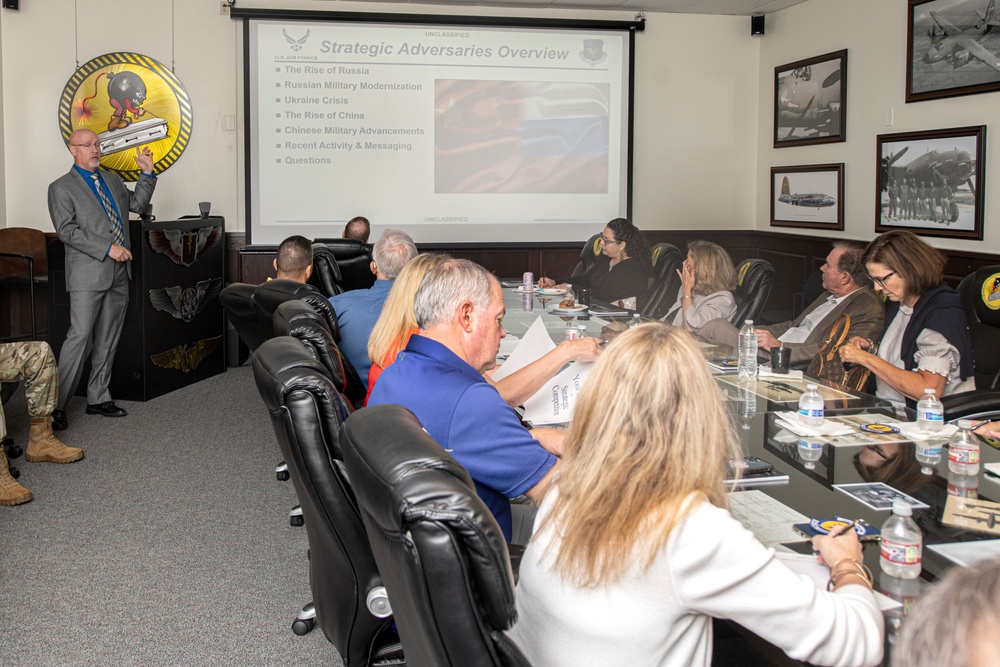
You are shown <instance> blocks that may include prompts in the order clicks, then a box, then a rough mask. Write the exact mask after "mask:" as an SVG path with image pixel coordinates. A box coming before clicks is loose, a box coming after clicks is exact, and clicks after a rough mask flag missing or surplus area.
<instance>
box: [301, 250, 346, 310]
mask: <svg viewBox="0 0 1000 667" xmlns="http://www.w3.org/2000/svg"><path fill="white" fill-rule="evenodd" d="M312 248H313V270H312V275H311V276H309V284H310V285H312V286H314V287H315V288H316V289H318V290H319V291H320V292H322V293H323V296H325V297H327V298H329V297H331V296H335V295H337V294H341V293H343V291H344V288H343V287H342V285H343V283H344V278H343V276H342V275H341V273H340V266H339V265H338V264H337V258H336V256H335V255H334V254H333V251H332V250H330V248H329V246H327V245H326V244H325V243H313V246H312Z"/></svg>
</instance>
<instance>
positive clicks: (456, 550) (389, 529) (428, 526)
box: [341, 405, 528, 667]
mask: <svg viewBox="0 0 1000 667" xmlns="http://www.w3.org/2000/svg"><path fill="white" fill-rule="evenodd" d="M341 444H342V448H343V451H344V463H345V464H346V466H347V471H348V473H349V474H350V476H351V480H352V482H353V485H354V489H355V492H356V493H357V499H358V504H359V506H360V508H361V519H362V521H363V522H364V524H365V528H367V530H368V539H369V541H370V542H371V545H372V551H373V552H374V553H375V560H376V562H377V563H378V566H379V571H380V572H381V573H382V578H383V580H384V581H385V586H386V589H387V590H388V591H389V598H390V599H391V600H392V606H393V614H394V616H395V619H396V625H397V628H398V629H399V636H400V638H401V639H402V641H403V651H404V652H405V654H406V664H407V665H408V666H409V667H421V666H427V667H467V666H469V665H476V666H477V667H483V666H486V665H527V664H528V663H527V660H526V659H525V658H524V656H523V655H522V654H521V652H520V651H519V650H518V649H517V647H516V646H515V645H514V643H513V642H512V641H511V640H510V639H509V638H508V637H507V636H506V635H505V634H504V631H505V630H507V629H509V628H510V627H511V625H512V624H513V622H514V620H515V609H514V577H513V574H512V573H511V568H510V563H509V561H508V554H507V545H506V544H505V543H504V538H503V533H501V532H500V527H499V526H498V525H497V523H496V520H495V519H494V518H493V515H492V514H490V511H489V509H487V507H486V505H484V504H483V502H482V501H481V500H480V499H479V496H477V495H476V491H475V488H474V487H473V485H472V480H471V479H470V478H469V474H468V473H467V472H466V471H465V469H464V468H463V467H462V466H461V465H459V464H458V462H457V461H455V459H453V458H452V457H451V455H449V454H448V453H447V452H446V451H445V450H444V449H442V448H441V446H440V445H439V444H438V443H437V442H435V441H434V439H433V438H431V437H430V436H429V435H428V434H427V432H426V431H424V430H423V429H422V428H421V426H420V422H419V421H417V419H416V417H414V416H413V414H412V413H410V412H409V411H408V410H406V409H404V408H402V407H400V406H398V405H379V406H376V407H370V408H365V409H364V410H360V411H358V412H356V413H354V414H353V415H352V416H351V418H350V419H349V420H347V423H346V424H345V427H344V431H343V433H342V435H341Z"/></svg>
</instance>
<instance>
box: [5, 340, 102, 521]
mask: <svg viewBox="0 0 1000 667" xmlns="http://www.w3.org/2000/svg"><path fill="white" fill-rule="evenodd" d="M19 380H21V381H23V382H24V394H25V397H26V398H27V401H28V417H30V418H31V429H30V433H29V436H28V447H27V451H26V452H25V457H26V458H27V459H28V460H29V461H51V462H52V463H72V462H73V461H79V460H80V459H82V458H83V450H82V449H77V448H76V447H67V446H66V445H64V444H63V443H62V442H60V441H59V439H58V438H56V436H55V435H53V433H52V411H53V410H55V407H56V400H57V399H58V398H59V369H58V367H57V366H56V358H55V356H53V354H52V348H50V347H49V344H48V343H43V342H37V341H29V342H19V343H0V382H17V381H19ZM6 435H7V424H6V421H5V420H4V416H3V406H0V439H3V438H4V437H6ZM29 500H31V491H28V490H27V489H26V488H24V487H23V486H21V485H20V484H18V483H17V482H16V481H14V478H13V477H11V475H10V471H9V469H8V466H7V456H6V454H5V453H4V451H3V447H0V505H20V504H22V503H26V502H28V501H29Z"/></svg>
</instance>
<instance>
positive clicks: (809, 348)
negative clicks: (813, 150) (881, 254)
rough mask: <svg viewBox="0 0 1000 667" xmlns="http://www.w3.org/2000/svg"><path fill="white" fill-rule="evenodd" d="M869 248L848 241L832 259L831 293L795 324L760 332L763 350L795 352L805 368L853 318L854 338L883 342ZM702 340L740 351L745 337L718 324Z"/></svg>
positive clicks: (827, 283)
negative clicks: (842, 320) (845, 318)
mask: <svg viewBox="0 0 1000 667" xmlns="http://www.w3.org/2000/svg"><path fill="white" fill-rule="evenodd" d="M864 249H865V244H864V243H861V242H860V241H844V242H841V243H837V244H835V245H834V248H833V250H831V251H830V254H829V255H827V256H826V264H824V265H823V267H822V268H821V269H820V270H821V271H822V272H823V288H824V289H825V290H826V291H825V292H823V293H822V294H821V295H820V296H819V298H818V299H816V300H815V301H813V302H812V303H811V304H809V307H807V308H806V309H805V310H804V311H802V314H801V315H799V316H798V317H797V318H795V319H794V320H789V321H787V322H781V323H779V324H770V325H765V326H758V327H757V339H758V340H757V344H758V346H759V347H760V349H761V350H762V351H763V352H765V353H768V352H769V351H770V350H771V348H772V347H779V346H784V347H787V348H791V350H792V363H793V364H798V363H804V362H808V361H809V360H811V359H812V358H813V357H814V356H816V354H817V353H818V352H819V350H820V348H821V347H822V346H823V343H824V341H826V339H827V336H829V334H830V329H831V328H832V327H833V325H834V323H835V322H836V321H837V318H838V317H840V316H841V315H842V314H843V313H847V314H849V315H850V316H851V331H850V335H851V336H860V337H861V338H869V339H871V340H873V341H878V339H879V338H880V337H881V335H882V321H883V319H884V318H885V307H884V306H883V305H882V301H881V300H880V299H879V298H878V296H877V295H876V294H875V292H874V291H873V290H872V288H871V279H870V278H869V277H868V275H867V273H865V267H864V263H863V261H862V260H863V257H864ZM698 334H699V335H700V336H702V337H703V338H705V339H707V340H709V341H711V342H713V343H722V344H724V345H731V346H732V347H736V346H737V345H738V344H739V331H738V330H737V329H736V327H734V326H733V325H732V324H730V323H729V322H728V321H726V320H712V321H711V322H709V323H707V324H705V325H704V326H703V327H702V328H701V329H700V330H699V331H698Z"/></svg>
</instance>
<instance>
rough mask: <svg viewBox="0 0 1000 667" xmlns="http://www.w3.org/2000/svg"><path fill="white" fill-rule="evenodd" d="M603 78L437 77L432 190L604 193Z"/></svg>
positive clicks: (606, 90) (606, 103)
mask: <svg viewBox="0 0 1000 667" xmlns="http://www.w3.org/2000/svg"><path fill="white" fill-rule="evenodd" d="M609 95H610V86H609V85H608V84H606V83H565V82H548V81H478V80H464V79H463V80H455V79H438V80H437V81H436V82H435V96H434V98H435V104H434V115H435V124H434V191H435V192H437V193H484V192H498V193H574V194H579V193H594V194H600V193H606V192H607V191H608V131H609V130H608V109H609Z"/></svg>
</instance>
